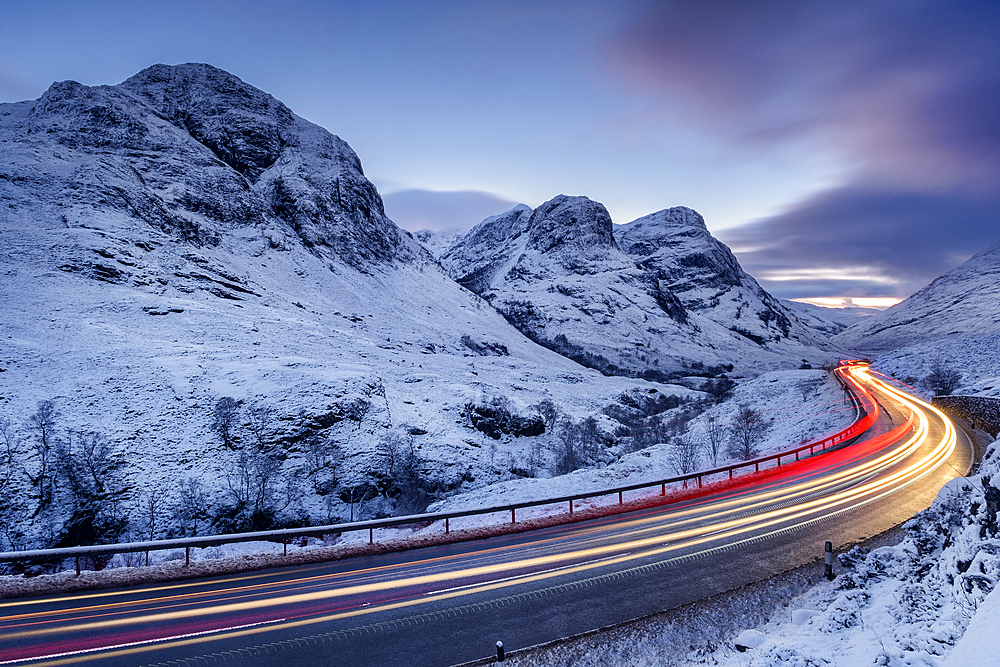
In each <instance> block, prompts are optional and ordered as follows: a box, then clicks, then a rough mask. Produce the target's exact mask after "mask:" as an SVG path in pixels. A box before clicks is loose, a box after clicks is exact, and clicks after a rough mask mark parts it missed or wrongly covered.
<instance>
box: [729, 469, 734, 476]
mask: <svg viewBox="0 0 1000 667" xmlns="http://www.w3.org/2000/svg"><path fill="white" fill-rule="evenodd" d="M732 478H733V469H732V468H730V469H729V479H732Z"/></svg>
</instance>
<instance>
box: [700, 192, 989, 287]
mask: <svg viewBox="0 0 1000 667" xmlns="http://www.w3.org/2000/svg"><path fill="white" fill-rule="evenodd" d="M998 210H1000V197H995V198H988V199H979V198H972V197H963V196H960V195H956V194H951V193H944V194H939V193H934V192H916V193H914V192H900V191H896V190H875V189H867V188H865V187H863V186H857V185H853V186H849V187H842V188H838V189H834V190H830V191H827V192H824V193H821V194H819V195H817V196H815V197H813V198H811V199H809V200H807V201H805V202H802V203H800V204H798V205H797V206H795V207H793V208H792V209H790V210H789V211H787V212H786V213H784V214H783V215H779V216H776V217H772V218H768V219H765V220H760V221H757V222H755V223H752V224H749V225H744V226H741V227H735V228H731V229H727V230H725V231H723V232H721V233H720V237H721V239H722V240H723V241H724V242H726V243H727V244H729V245H730V246H731V247H732V248H733V249H734V251H735V252H736V253H737V255H738V256H739V259H740V263H741V264H742V265H743V267H744V268H745V269H746V270H747V271H749V272H750V274H751V275H753V276H754V277H756V278H757V279H758V280H760V282H761V283H762V284H763V285H764V286H765V288H766V289H768V290H769V291H773V292H774V293H775V295H776V296H781V297H785V298H800V297H819V296H839V295H842V294H852V293H853V294H854V295H856V296H885V297H889V296H891V297H900V298H901V297H905V296H907V295H909V294H911V293H912V292H914V291H915V290H917V289H919V288H921V287H923V286H924V285H926V284H928V283H929V282H931V281H932V280H934V278H936V277H937V276H939V275H940V274H942V273H944V272H946V271H948V270H950V269H952V268H954V267H955V266H957V265H958V264H960V263H961V262H963V261H965V260H966V259H968V258H969V257H971V256H972V255H974V254H976V253H977V252H980V251H982V250H984V249H985V248H986V247H988V246H989V245H991V244H993V243H995V242H996V241H997V240H1000V226H998V225H997V222H996V221H997V211H998ZM789 277H790V278H792V279H791V280H785V279H784V278H789Z"/></svg>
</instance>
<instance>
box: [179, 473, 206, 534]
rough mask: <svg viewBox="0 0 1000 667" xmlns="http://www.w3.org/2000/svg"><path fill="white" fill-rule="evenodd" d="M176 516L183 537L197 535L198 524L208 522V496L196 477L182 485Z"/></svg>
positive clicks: (186, 480) (190, 478)
mask: <svg viewBox="0 0 1000 667" xmlns="http://www.w3.org/2000/svg"><path fill="white" fill-rule="evenodd" d="M175 516H176V518H177V523H178V524H179V526H180V529H181V534H182V535H197V534H198V523H199V522H201V521H207V520H208V494H207V493H205V491H204V489H202V486H201V482H200V481H198V480H197V479H195V478H194V477H188V478H187V479H185V480H184V481H183V482H181V484H180V490H179V502H178V504H177V509H176V513H175Z"/></svg>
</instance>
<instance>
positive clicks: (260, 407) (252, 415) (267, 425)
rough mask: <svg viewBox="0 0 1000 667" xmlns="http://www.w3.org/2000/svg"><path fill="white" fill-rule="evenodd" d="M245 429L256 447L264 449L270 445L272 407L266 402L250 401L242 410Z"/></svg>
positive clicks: (273, 417) (272, 427) (272, 434)
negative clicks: (245, 424)
mask: <svg viewBox="0 0 1000 667" xmlns="http://www.w3.org/2000/svg"><path fill="white" fill-rule="evenodd" d="M244 412H245V414H246V418H247V429H248V430H249V431H250V435H251V436H252V437H253V440H254V444H255V445H256V446H257V449H259V450H261V451H264V450H266V449H269V448H270V447H271V446H272V444H273V443H272V439H273V438H274V419H275V415H274V409H273V408H272V407H271V406H270V405H268V404H267V403H261V402H257V401H251V402H250V403H249V404H248V405H247V407H246V409H245V410H244Z"/></svg>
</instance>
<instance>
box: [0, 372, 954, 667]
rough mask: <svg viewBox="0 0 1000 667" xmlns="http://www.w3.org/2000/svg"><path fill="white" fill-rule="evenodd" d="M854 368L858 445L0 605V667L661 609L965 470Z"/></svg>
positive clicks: (879, 524)
mask: <svg viewBox="0 0 1000 667" xmlns="http://www.w3.org/2000/svg"><path fill="white" fill-rule="evenodd" d="M845 372H849V373H852V374H853V375H854V376H855V377H856V378H857V382H859V383H860V384H862V385H863V386H864V387H865V388H866V390H867V391H870V392H871V394H872V396H873V397H874V398H876V399H877V400H878V404H879V406H880V414H879V419H878V422H877V424H876V426H875V427H874V428H873V429H872V430H871V432H870V436H869V437H868V438H867V439H865V440H862V441H861V442H858V443H855V444H853V445H851V446H849V447H846V448H843V449H840V450H836V451H833V452H828V453H825V454H822V455H818V456H815V457H811V458H808V459H805V460H803V461H799V462H797V463H794V464H791V465H782V466H781V467H780V468H777V469H772V470H767V471H762V472H761V473H760V474H758V475H748V476H745V477H741V478H738V479H737V480H735V481H734V482H733V483H731V484H730V483H727V484H725V485H724V486H718V485H717V486H714V487H711V488H706V489H703V490H700V491H699V490H693V491H692V493H691V495H689V496H687V497H685V498H684V499H682V500H679V501H676V502H673V503H671V504H669V505H665V506H660V507H654V508H650V509H645V510H641V511H636V512H631V513H627V514H621V515H616V516H610V517H605V518H602V519H596V520H590V521H583V522H579V523H574V524H567V525H563V526H557V527H552V528H547V529H541V530H537V531H532V532H529V533H521V534H516V535H507V536H502V537H495V538H491V539H486V540H479V541H475V542H467V543H460V544H452V545H447V546H440V547H433V548H427V549H419V550H413V551H409V552H404V553H396V554H385V555H380V556H373V557H365V558H356V559H349V560H345V561H340V562H333V563H325V564H319V565H310V566H300V567H296V568H287V569H279V570H269V571H264V572H259V573H252V574H243V575H237V576H229V577H219V578H214V579H205V580H197V581H188V582H182V583H171V584H159V585H150V586H145V587H141V588H133V589H128V590H119V591H98V592H90V593H80V594H68V595H65V596H61V597H49V598H44V599H30V600H15V601H9V602H0V665H6V664H31V665H44V666H46V667H48V666H53V665H72V664H87V665H99V666H102V667H103V666H110V665H192V666H193V665H212V664H223V663H233V664H246V665H282V666H284V665H288V664H294V665H297V666H298V665H305V666H308V665H324V666H328V665H402V664H405V665H454V664H459V663H462V662H466V661H471V660H475V659H479V658H485V657H488V656H490V655H492V654H493V651H494V648H493V647H494V644H495V642H496V641H497V640H502V641H503V642H504V645H505V646H506V647H507V649H508V650H512V649H516V648H520V647H525V646H532V645H536V644H539V643H544V642H547V641H552V640H554V639H558V638H561V637H565V636H571V635H573V634H577V633H580V632H584V631H587V630H591V629H596V628H600V627H604V626H608V625H611V624H615V623H619V622H622V621H627V620H631V619H634V618H639V617H642V616H646V615H648V614H652V613H656V612H659V611H663V610H666V609H671V608H674V607H677V606H680V605H683V604H687V603H689V602H693V601H696V600H699V599H703V598H705V597H707V596H710V595H714V594H717V593H720V592H723V591H726V590H731V589H733V588H735V587H738V586H741V585H744V584H747V583H751V582H753V581H758V580H760V579H763V578H766V577H769V576H773V575H774V574H777V573H780V572H782V571H785V570H787V569H789V568H792V567H795V566H797V565H800V564H802V563H806V562H809V561H811V560H813V559H815V558H816V557H818V556H820V555H822V550H823V543H824V542H825V541H826V540H830V541H832V542H833V543H834V545H835V547H840V546H842V545H845V544H850V543H853V542H856V541H858V540H860V539H863V538H865V537H868V536H871V535H875V534H877V533H879V532H882V531H883V530H886V529H888V528H889V527H891V526H893V525H896V524H898V523H900V522H901V521H903V520H905V519H907V518H908V517H910V516H912V515H913V514H914V512H916V511H918V510H920V509H923V508H925V507H927V506H928V505H929V504H930V501H931V500H932V499H933V497H934V495H935V494H936V492H937V490H938V489H939V488H940V487H941V485H942V484H944V483H945V482H946V481H948V480H949V479H951V478H954V477H957V476H960V475H964V474H966V472H967V470H968V468H969V466H970V464H971V459H972V448H971V446H970V445H969V443H968V442H967V441H966V440H965V438H964V434H963V433H962V432H961V431H958V430H956V429H955V428H954V427H953V425H952V424H951V422H950V421H948V419H947V418H946V417H944V415H942V414H940V413H939V412H937V411H936V410H935V409H933V408H931V407H930V406H928V405H927V404H923V403H920V402H918V401H915V400H914V399H912V398H911V397H909V396H907V395H906V394H903V393H901V392H898V391H896V390H894V389H893V388H891V387H889V386H888V385H886V384H884V383H882V382H880V381H879V380H877V379H874V378H872V377H871V376H870V375H868V373H867V369H866V368H865V367H863V366H857V367H853V368H851V369H849V370H847V371H845Z"/></svg>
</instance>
